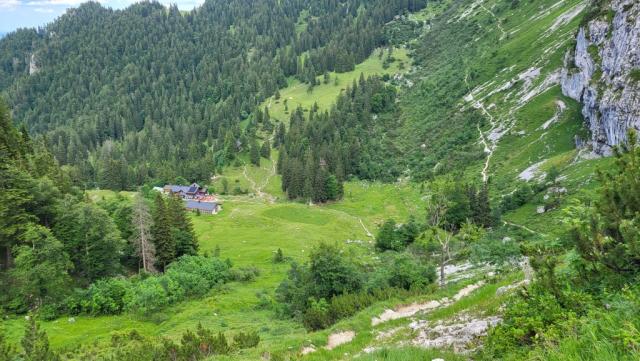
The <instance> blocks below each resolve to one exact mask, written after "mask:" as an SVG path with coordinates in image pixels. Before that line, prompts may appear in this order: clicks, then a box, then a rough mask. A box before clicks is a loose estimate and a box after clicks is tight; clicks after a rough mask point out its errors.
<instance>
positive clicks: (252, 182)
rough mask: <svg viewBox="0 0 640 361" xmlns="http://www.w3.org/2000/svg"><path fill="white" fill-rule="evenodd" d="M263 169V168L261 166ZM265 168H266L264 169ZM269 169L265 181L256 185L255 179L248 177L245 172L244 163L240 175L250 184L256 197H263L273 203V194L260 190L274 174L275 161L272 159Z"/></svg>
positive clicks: (274, 198)
mask: <svg viewBox="0 0 640 361" xmlns="http://www.w3.org/2000/svg"><path fill="white" fill-rule="evenodd" d="M263 169H265V168H263ZM265 170H267V169H265ZM268 171H269V175H268V176H267V178H266V179H265V181H264V182H263V183H262V184H260V185H258V184H256V182H255V180H253V179H252V178H251V177H249V175H248V174H247V165H246V164H245V165H244V168H243V169H242V175H243V176H244V178H245V179H246V180H247V181H248V182H249V183H250V185H251V189H253V191H254V192H255V193H256V196H258V198H264V199H266V200H267V201H269V203H275V202H276V197H274V196H273V195H271V194H269V193H266V192H263V191H262V190H263V189H264V188H265V187H266V186H267V185H268V184H269V182H270V181H271V178H273V177H274V176H275V175H276V161H275V160H274V161H273V162H271V169H270V170H268Z"/></svg>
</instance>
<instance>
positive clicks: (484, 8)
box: [480, 3, 507, 40]
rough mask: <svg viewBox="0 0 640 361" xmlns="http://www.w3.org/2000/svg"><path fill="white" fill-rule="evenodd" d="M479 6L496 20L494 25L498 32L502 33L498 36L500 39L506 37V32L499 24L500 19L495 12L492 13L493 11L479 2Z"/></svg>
mask: <svg viewBox="0 0 640 361" xmlns="http://www.w3.org/2000/svg"><path fill="white" fill-rule="evenodd" d="M480 7H481V8H482V9H483V10H484V11H486V12H488V13H489V14H490V15H491V16H492V17H493V18H494V19H495V20H496V25H497V26H498V29H499V30H500V32H501V33H502V36H500V40H502V39H504V38H505V37H507V33H506V32H505V31H504V29H503V28H502V24H500V19H499V18H498V17H497V16H496V14H494V13H493V11H491V10H489V9H487V7H486V6H484V4H483V3H480Z"/></svg>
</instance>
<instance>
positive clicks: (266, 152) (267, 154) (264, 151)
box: [260, 139, 271, 159]
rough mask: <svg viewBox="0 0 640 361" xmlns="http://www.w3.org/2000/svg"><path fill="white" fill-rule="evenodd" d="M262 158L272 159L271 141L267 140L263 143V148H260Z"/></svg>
mask: <svg viewBox="0 0 640 361" xmlns="http://www.w3.org/2000/svg"><path fill="white" fill-rule="evenodd" d="M260 156H262V158H265V159H271V143H269V139H267V140H265V141H264V143H262V147H261V148H260Z"/></svg>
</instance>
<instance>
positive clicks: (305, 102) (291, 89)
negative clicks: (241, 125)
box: [262, 48, 410, 122]
mask: <svg viewBox="0 0 640 361" xmlns="http://www.w3.org/2000/svg"><path fill="white" fill-rule="evenodd" d="M380 50H381V49H378V50H375V51H374V52H373V54H371V56H370V57H369V58H368V59H367V60H365V61H364V62H362V63H360V64H358V65H356V68H355V70H353V71H350V72H346V73H339V74H336V73H334V72H331V73H330V74H329V75H330V81H329V83H328V84H324V83H323V77H321V76H320V77H318V81H319V82H320V85H318V86H316V87H315V88H314V89H313V92H308V91H307V89H308V85H307V84H303V83H300V82H299V81H298V80H296V79H290V80H289V86H288V87H287V88H285V89H281V90H280V99H279V100H276V99H275V97H271V98H269V99H267V100H266V101H265V102H264V103H263V104H262V107H263V108H264V107H267V108H269V115H271V118H273V119H277V120H279V121H284V122H288V120H289V114H290V112H291V111H293V110H295V109H296V108H297V107H298V106H300V107H302V108H303V109H310V108H311V107H312V106H313V104H314V103H318V106H319V107H320V109H327V110H328V109H329V108H330V107H331V105H332V104H333V103H334V102H335V100H336V97H337V96H338V94H340V92H341V91H342V90H344V89H345V88H346V87H347V86H349V85H351V84H352V83H353V81H354V80H358V78H359V77H360V74H363V75H364V76H365V77H367V76H371V75H375V74H377V75H383V74H390V75H393V74H397V73H401V72H404V71H406V70H408V69H409V68H410V61H409V57H408V55H407V51H406V50H405V49H402V48H395V49H394V50H393V56H394V58H395V59H396V60H395V61H394V62H393V63H391V64H390V66H389V67H388V68H387V69H384V68H383V66H382V63H383V59H384V58H385V57H386V56H387V51H386V50H385V52H384V57H383V58H382V59H381V58H380V57H379V56H378V55H379V53H380ZM400 63H403V64H404V66H405V69H404V70H402V71H401V70H400V69H399V67H400ZM336 76H337V77H338V84H337V85H336V84H335V79H336ZM285 100H287V107H288V111H287V110H285V104H284V102H285Z"/></svg>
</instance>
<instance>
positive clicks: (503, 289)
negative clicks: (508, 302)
mask: <svg viewBox="0 0 640 361" xmlns="http://www.w3.org/2000/svg"><path fill="white" fill-rule="evenodd" d="M528 284H529V280H522V281H520V282H518V283H514V284H511V285H506V286H502V287H499V288H498V289H497V290H496V296H501V295H504V294H505V293H507V292H510V291H512V290H515V289H516V288H518V287H521V286H526V285H528Z"/></svg>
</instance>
